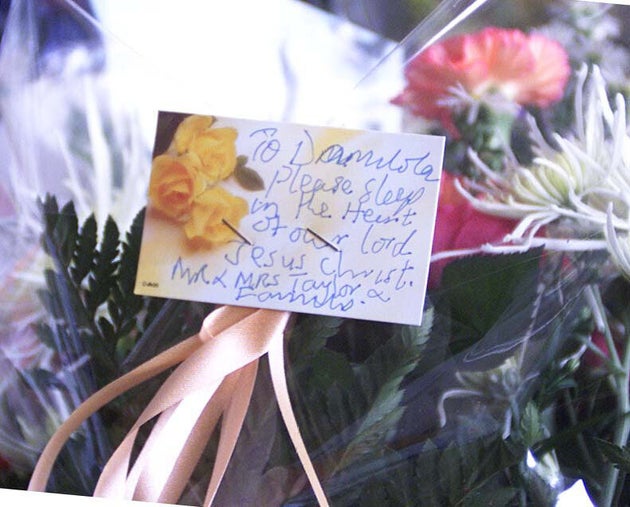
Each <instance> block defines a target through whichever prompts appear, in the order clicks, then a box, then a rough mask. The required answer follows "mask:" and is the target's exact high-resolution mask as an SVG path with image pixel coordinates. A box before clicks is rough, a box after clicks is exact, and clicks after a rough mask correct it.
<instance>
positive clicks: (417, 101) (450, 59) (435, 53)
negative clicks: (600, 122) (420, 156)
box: [392, 27, 570, 126]
mask: <svg viewBox="0 0 630 507" xmlns="http://www.w3.org/2000/svg"><path fill="white" fill-rule="evenodd" d="M569 74H570V67H569V63H568V57H567V54H566V51H565V50H564V49H563V48H562V46H560V44H558V43H557V42H555V41H552V40H550V39H548V38H546V37H543V36H542V35H536V34H532V35H527V34H525V33H523V32H521V31H520V30H507V29H502V28H495V27H490V28H486V29H484V30H482V31H480V32H477V33H474V34H468V35H459V36H455V37H452V38H450V39H447V40H445V41H443V42H441V43H438V44H434V45H433V46H430V47H429V48H427V49H426V50H425V51H423V52H422V53H420V54H419V55H417V56H416V57H415V58H413V59H412V60H411V62H410V63H409V64H408V65H407V68H406V69H405V76H406V78H407V86H406V87H405V89H404V90H403V91H402V93H400V95H398V96H397V97H395V98H394V99H393V100H392V102H393V103H394V104H398V105H400V106H404V107H407V108H408V109H409V110H410V111H411V112H412V113H413V114H415V115H417V116H423V117H425V118H428V119H435V120H440V121H442V123H443V124H445V125H447V126H448V125H449V124H450V122H451V110H450V109H449V107H448V106H447V105H446V104H444V103H443V100H444V99H445V98H447V97H448V96H449V95H450V93H451V92H450V91H449V88H453V87H455V86H457V85H460V86H462V87H463V88H464V90H465V91H466V92H467V93H468V94H470V95H471V96H472V97H474V98H477V99H482V98H483V97H484V96H485V95H487V94H490V93H499V94H501V95H502V96H503V97H505V98H506V99H508V100H509V101H512V102H515V103H517V104H519V105H535V106H540V107H546V106H548V105H549V104H551V103H553V102H555V101H557V100H559V99H560V98H561V97H562V94H563V93H564V87H565V85H566V82H567V80H568V78H569Z"/></svg>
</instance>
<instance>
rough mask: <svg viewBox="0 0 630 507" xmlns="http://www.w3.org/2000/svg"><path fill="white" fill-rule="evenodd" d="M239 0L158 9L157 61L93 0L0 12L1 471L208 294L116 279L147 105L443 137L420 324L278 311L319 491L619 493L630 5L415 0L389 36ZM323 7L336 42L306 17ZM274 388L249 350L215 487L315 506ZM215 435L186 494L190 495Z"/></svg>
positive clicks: (18, 477) (141, 181) (456, 501)
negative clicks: (311, 36)
mask: <svg viewBox="0 0 630 507" xmlns="http://www.w3.org/2000/svg"><path fill="white" fill-rule="evenodd" d="M237 3H238V2H237ZM142 4H143V2H138V5H140V6H141V7H140V10H141V8H142ZM238 4H239V6H241V7H242V12H241V13H240V15H241V16H243V21H242V23H240V24H239V23H237V20H238V17H236V16H234V17H233V18H230V17H229V16H228V17H227V18H226V19H228V20H229V21H226V22H229V23H232V24H233V25H234V26H233V32H232V39H231V40H230V43H225V44H222V45H220V46H218V47H208V45H210V44H207V45H204V44H202V42H201V41H203V30H201V29H200V26H203V23H202V22H201V21H202V20H203V19H207V17H208V16H209V15H211V13H209V12H208V11H205V10H204V11H203V12H202V11H201V10H199V11H198V12H197V11H196V9H201V7H198V6H196V5H195V6H192V5H191V4H187V3H186V4H185V5H186V6H185V7H181V8H180V7H175V6H173V5H170V4H165V5H168V7H167V9H172V12H170V14H171V15H172V16H173V19H172V23H173V26H171V27H165V28H163V30H164V33H168V39H169V45H170V49H171V50H172V52H169V53H168V56H166V54H164V53H163V54H161V55H160V54H158V55H157V56H155V55H153V58H148V57H145V56H143V55H142V53H139V52H137V51H136V50H134V49H133V48H132V47H131V46H128V45H127V44H126V43H125V41H124V40H120V38H118V37H117V36H116V34H115V33H112V32H110V31H109V29H108V28H107V26H105V25H106V24H104V23H101V21H100V20H101V19H103V20H106V19H107V12H108V11H107V10H106V9H103V6H102V5H101V4H99V3H96V2H95V3H88V2H71V1H69V0H66V1H62V2H37V1H28V0H13V1H12V2H11V5H10V8H9V9H7V12H6V16H5V18H4V31H3V36H2V40H1V45H0V69H2V72H1V73H0V101H1V102H0V112H1V116H0V129H1V131H0V133H1V134H2V135H1V140H0V142H1V143H4V145H3V146H2V149H1V152H2V153H1V154H0V157H2V162H3V164H4V168H3V169H2V171H3V172H2V175H3V178H2V180H0V235H1V238H0V249H1V253H2V256H1V257H0V284H1V285H0V286H1V287H2V294H1V297H2V300H3V303H2V305H0V363H1V365H2V370H3V375H2V379H1V380H0V404H1V409H0V487H8V488H25V487H26V485H27V483H28V480H29V477H30V474H31V473H32V471H33V468H34V466H35V463H36V461H37V459H38V456H39V455H40V453H41V451H42V449H43V447H44V446H45V444H46V442H47V441H48V440H49V438H50V437H51V435H52V434H53V433H54V432H55V429H56V428H57V427H59V425H60V424H61V423H62V422H63V421H64V420H65V419H66V418H67V417H68V414H70V413H71V412H72V411H73V410H74V409H75V408H76V407H77V406H79V405H80V404H81V402H82V401H83V400H85V399H86V398H87V397H88V396H89V395H90V394H92V393H93V392H95V391H96V390H98V389H100V388H102V387H103V386H105V385H107V384H108V383H110V382H112V381H113V380H115V379H116V378H118V377H120V376H121V375H123V374H124V373H126V372H128V371H130V370H131V369H132V368H133V367H135V366H137V365H139V364H141V363H143V362H144V361H146V360H148V359H150V358H151V357H154V356H155V355H156V354H158V353H159V352H161V351H163V350H165V349H167V348H168V347H169V346H172V345H174V344H176V343H178V342H180V341H181V340H183V339H184V338H187V337H188V336H191V335H193V334H195V333H196V332H197V331H198V330H199V328H200V326H201V323H202V321H203V318H204V317H205V316H206V315H207V314H208V313H209V312H211V311H212V310H213V309H214V307H213V305H209V304H203V303H195V302H188V301H179V300H167V299H157V298H148V297H140V296H136V295H134V294H133V291H132V288H133V285H134V281H135V280H134V274H135V269H136V263H137V256H138V250H139V241H140V236H141V229H142V217H143V215H142V213H143V211H142V210H143V207H144V204H145V203H146V191H147V190H146V189H147V185H148V177H149V169H150V166H151V151H152V146H151V144H152V140H153V136H154V129H155V125H154V120H155V114H156V111H157V109H160V108H162V109H171V110H179V111H190V112H200V113H205V114H225V115H232V116H240V117H252V118H257V119H272V120H285V121H299V122H304V123H318V124H328V125H332V126H344V127H359V128H370V129H376V130H384V131H390V132H391V131H400V132H417V133H431V134H437V135H444V136H446V152H445V166H444V176H443V179H442V182H441V190H440V201H439V203H438V218H437V223H436V231H435V238H434V241H433V258H432V266H431V274H430V279H429V286H428V289H427V297H426V303H425V307H424V308H423V309H420V308H419V311H420V310H423V312H424V313H423V321H422V325H421V326H407V325H395V324H388V323H378V322H367V321H359V320H353V319H347V318H339V317H325V316H314V315H307V314H296V315H294V316H293V318H292V319H291V323H290V326H289V328H288V329H287V332H286V336H285V348H286V356H287V365H286V375H287V378H288V383H289V391H290V397H291V401H292V404H293V409H294V411H295V414H296V418H297V421H298V424H299V427H300V431H301V433H302V436H303V438H304V441H305V444H306V447H307V449H308V451H309V455H310V458H311V460H312V462H313V463H314V466H315V469H316V471H317V474H318V476H319V478H320V480H321V482H322V485H323V488H324V491H325V493H326V496H327V497H328V499H329V500H330V502H331V504H333V505H362V506H364V505H365V506H371V505H374V506H376V505H378V506H381V505H490V504H492V505H530V504H533V505H555V504H556V503H557V502H560V501H562V498H563V497H564V495H566V494H567V492H568V491H569V490H571V489H573V488H575V487H578V488H580V489H581V491H582V499H583V500H585V501H592V502H594V503H596V504H598V505H613V504H619V505H621V504H625V503H627V502H628V500H629V493H630V492H629V491H628V487H629V484H628V481H627V480H626V472H628V471H629V470H630V452H629V451H628V448H627V447H626V446H627V440H628V432H629V430H630V426H629V423H628V421H627V420H626V418H625V416H626V414H627V412H628V411H629V410H630V401H629V395H628V387H629V382H628V379H629V376H630V307H629V306H628V305H629V304H630V303H629V301H630V284H629V282H628V280H629V279H630V246H628V245H630V243H629V241H630V240H628V229H629V228H630V222H629V209H630V140H629V134H628V127H627V121H628V113H627V110H628V94H629V93H630V85H629V83H630V81H629V79H628V78H629V76H628V73H629V69H630V65H629V57H628V51H629V50H630V49H629V46H630V42H629V40H628V39H629V37H628V28H627V26H630V23H628V18H629V17H630V13H629V9H630V8H629V7H627V6H622V5H614V6H613V5H607V4H601V3H588V2H581V1H576V0H574V1H570V0H566V1H565V0H563V1H561V0H556V1H542V0H540V1H535V2H532V1H525V0H522V1H515V0H502V1H497V0H488V1H459V0H445V1H442V2H439V3H438V2H409V5H407V8H406V9H404V10H403V9H401V11H400V12H401V14H400V15H401V16H403V15H404V16H407V17H408V16H410V13H411V12H412V9H411V7H410V6H412V5H414V6H415V8H416V9H419V10H418V11H417V12H421V16H422V19H420V20H419V22H418V26H417V27H416V28H415V29H414V30H412V31H411V32H410V33H409V34H408V36H407V37H406V38H405V39H404V40H403V41H402V42H400V43H399V44H395V43H393V42H392V41H388V40H385V39H383V38H381V37H378V36H376V35H374V34H372V33H370V32H368V31H365V30H362V29H360V28H358V27H356V26H354V25H351V24H349V23H348V22H347V21H344V20H343V19H342V18H340V17H336V16H332V15H330V16H329V15H327V14H326V15H325V14H323V13H321V12H320V11H316V10H314V9H313V10H310V9H311V8H310V7H306V6H303V5H299V7H298V3H297V2H295V3H294V2H280V1H278V2H270V7H268V8H267V10H265V9H263V10H261V7H260V6H258V5H257V3H255V2H240V3H238ZM366 6H367V3H366ZM99 8H101V9H103V11H99ZM147 8H148V9H150V7H148V6H147ZM175 9H180V10H183V11H185V15H183V16H182V12H180V10H177V11H176V10H175ZM248 9H249V10H248ZM283 9H284V10H283ZM281 12H282V13H284V14H286V17H287V19H293V20H298V19H299V22H298V21H291V22H289V21H287V22H286V23H284V22H280V21H278V20H279V19H284V18H282V17H281V16H279V15H278V16H275V15H273V14H274V13H275V14H279V13H281ZM298 13H299V14H298ZM390 14H391V13H390ZM263 15H268V19H269V21H268V23H269V25H268V26H267V27H266V28H265V30H264V33H266V34H267V37H269V38H271V37H276V38H277V40H276V39H274V40H276V42H277V45H276V47H274V51H276V53H275V58H274V59H272V60H270V61H272V62H274V63H273V65H272V64H269V65H268V66H267V67H266V68H262V69H261V68H258V67H256V63H257V62H259V61H261V60H262V59H263V57H262V56H261V54H257V52H256V40H255V39H256V36H257V35H259V33H257V32H256V31H255V30H256V29H255V28H254V27H255V26H261V25H264V23H265V22H262V21H261V23H253V22H250V21H249V20H253V19H258V18H260V19H266V18H263V17H262V16H263ZM292 16H295V17H292ZM322 16H323V18H322ZM149 17H150V14H149V13H148V12H145V13H144V14H142V13H141V14H139V15H138V16H137V17H136V18H135V19H137V20H138V22H139V20H140V19H144V20H145V21H147V20H148V19H149ZM191 17H192V18H196V19H198V20H200V25H199V26H198V25H196V24H194V22H193V21H190V20H191ZM320 18H322V19H324V22H323V23H322V24H321V26H322V27H323V28H321V30H324V31H323V32H322V33H325V34H326V37H323V38H322V43H321V44H322V45H324V44H325V45H326V46H325V49H326V51H327V52H325V51H323V50H322V51H321V53H324V52H325V53H326V55H327V56H326V57H322V56H321V54H319V55H318V54H317V52H316V51H313V50H312V46H310V45H309V44H308V42H307V39H308V34H306V33H304V30H303V29H302V30H301V29H300V28H299V27H300V26H302V25H300V24H299V23H300V22H304V20H306V19H320ZM181 19H187V20H189V22H190V23H191V25H190V26H188V30H187V29H186V28H185V27H183V26H182V23H181V22H180V23H178V21H180V20H181ZM405 21H406V22H408V21H409V20H408V19H407V18H405ZM315 26H320V25H316V24H315V23H314V24H313V27H312V29H313V30H315V28H314V27H315ZM111 27H112V28H113V29H115V28H116V26H115V24H113V23H112V25H111ZM140 28H141V27H138V29H140ZM167 28H168V30H167ZM271 28H273V30H272V29H271ZM176 30H181V31H182V35H181V39H180V38H179V37H177V36H172V34H173V33H176ZM261 30H262V28H261ZM326 30H327V31H326ZM114 32H115V30H114ZM262 33H263V32H262V31H261V32H260V34H262ZM195 34H196V35H195ZM195 37H197V38H195ZM236 40H240V41H244V42H242V43H241V45H240V46H239V45H237V44H236V42H234V41H236ZM195 41H196V43H195ZM324 41H325V42H324ZM331 41H332V43H331ZM213 54H214V55H215V57H216V60H217V61H218V62H220V64H217V65H213V64H212V63H211V62H209V61H208V60H209V59H211V58H212V56H213ZM226 54H227V55H228V56H227V57H225V55H226ZM265 55H266V54H265ZM263 56H264V55H263ZM161 57H162V58H161ZM250 60H251V61H250ZM121 62H122V63H121ZM195 62H197V63H198V64H199V69H202V70H204V71H208V72H201V71H200V70H199V69H197V66H196V65H192V63H195ZM230 62H232V63H234V64H235V65H237V66H238V67H239V68H242V69H245V72H244V73H240V72H239V73H238V75H236V74H237V73H232V72H231V70H230V68H229V63H230ZM249 68H251V69H252V71H251V74H252V75H251V76H250V77H249V79H247V78H243V77H241V76H243V75H245V74H246V71H247V69H249ZM195 69H197V70H196V71H195ZM313 69H317V71H314V70H313ZM210 70H211V72H209V71H210ZM195 72H198V73H195ZM340 75H342V76H344V78H345V80H338V79H333V77H338V76H340ZM278 76H282V78H281V79H279V80H278V81H274V79H276V78H277V77H278ZM257 79H260V80H262V81H263V82H264V84H267V85H269V86H270V87H271V88H273V89H275V90H278V89H282V90H283V91H282V93H280V94H278V95H274V96H273V97H270V96H266V95H265V94H264V93H263V92H261V88H262V87H261V86H259V84H260V83H259V82H258V81H257ZM318 80H319V81H318ZM349 81H352V86H347V84H348V82H349ZM314 83H318V85H314ZM355 84H356V86H354V85H355ZM317 100H320V102H319V103H318V102H317ZM316 103H317V104H325V106H321V105H320V106H317V107H315V106H313V104H316ZM161 380H162V379H161V378H157V379H153V380H151V381H150V382H148V383H147V384H145V385H143V386H141V387H140V388H136V389H135V390H133V391H132V392H130V393H128V394H126V395H124V396H122V397H121V398H119V399H117V400H115V401H114V402H112V403H110V404H108V405H107V406H106V407H105V408H103V409H102V410H101V411H100V412H99V413H98V414H97V415H96V416H94V417H92V418H90V420H89V421H88V422H87V423H85V424H84V425H83V426H82V427H81V429H80V430H79V431H78V432H76V433H75V435H74V436H73V437H72V438H71V440H70V441H69V442H68V444H67V445H66V447H65V448H64V450H63V452H62V454H61V455H60V456H59V459H58V460H57V463H56V466H55V467H54V469H53V473H52V476H51V479H50V481H49V484H48V491H51V492H60V493H70V494H80V495H91V494H92V492H93V490H94V487H95V484H96V481H97V478H98V476H99V473H100V471H101V469H102V467H103V466H104V464H105V463H106V462H107V459H108V458H109V456H110V455H111V453H112V452H113V450H114V449H115V448H116V446H117V445H118V444H119V443H120V441H121V439H122V438H123V437H124V435H125V433H126V432H127V431H128V429H129V428H130V427H131V425H132V424H133V422H134V421H135V420H136V418H137V417H138V415H139V414H140V412H141V411H142V409H143V407H144V405H145V404H146V403H147V401H148V400H149V399H150V397H151V396H152V395H153V393H155V391H156V390H157V388H158V386H159V384H160V381H161ZM272 391H273V390H272V386H271V380H270V377H269V371H268V366H267V364H266V362H265V361H261V367H260V369H259V371H258V377H257V379H256V383H255V388H254V392H253V397H252V402H251V405H250V407H249V411H248V413H247V416H246V419H245V423H244V427H243V431H242V433H241V435H240V437H239V440H238V442H237V446H236V450H235V452H234V455H233V456H232V459H231V462H230V465H229V467H228V470H227V473H226V475H225V477H224V479H223V481H222V484H221V486H220V488H219V492H218V494H217V497H216V499H215V503H216V505H248V504H256V505H292V506H297V505H314V504H315V503H316V500H315V497H314V496H313V493H312V491H311V489H310V487H309V485H308V481H307V479H306V476H305V474H304V471H303V470H302V468H301V465H300V462H299V460H298V459H297V456H296V454H295V451H294V450H293V447H292V446H291V442H290V439H289V438H288V436H287V434H286V432H285V430H284V428H283V426H282V420H281V418H280V414H279V412H278V409H277V407H276V405H275V404H274V403H273V402H272V401H273V399H274V398H273V393H272ZM149 426H150V424H149ZM148 429H149V428H146V430H147V431H148ZM142 438H143V434H142V433H141V435H140V440H142ZM144 438H146V434H145V437H144ZM216 446H217V439H216V438H212V439H211V440H210V441H209V443H208V445H207V448H206V449H205V451H204V453H203V457H202V460H201V463H200V464H199V465H198V467H197V469H196V470H195V473H194V474H193V477H192V479H191V481H190V483H189V485H188V487H187V489H186V491H185V492H184V494H183V496H182V498H181V503H182V504H188V505H199V504H200V503H201V502H202V500H203V495H204V493H203V492H204V491H205V488H206V481H207V478H208V476H209V469H210V468H211V463H212V462H213V458H214V455H215V452H216ZM589 499H590V500H589Z"/></svg>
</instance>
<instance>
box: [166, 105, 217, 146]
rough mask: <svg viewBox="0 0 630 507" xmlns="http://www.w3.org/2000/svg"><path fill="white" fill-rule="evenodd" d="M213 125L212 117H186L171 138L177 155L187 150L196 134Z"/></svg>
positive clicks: (195, 115)
mask: <svg viewBox="0 0 630 507" xmlns="http://www.w3.org/2000/svg"><path fill="white" fill-rule="evenodd" d="M213 123H214V117H213V116H200V115H197V114H193V115H191V116H187V117H186V118H185V119H184V120H183V121H182V122H181V123H180V124H179V126H178V127H177V130H176V131H175V135H174V136H173V146H174V147H175V150H176V151H177V153H178V154H180V155H181V154H182V153H184V152H185V151H186V150H188V147H189V146H190V143H191V142H192V140H193V139H194V138H195V136H196V135H197V134H199V133H200V132H203V131H204V130H206V129H208V128H210V127H211V126H212V124H213Z"/></svg>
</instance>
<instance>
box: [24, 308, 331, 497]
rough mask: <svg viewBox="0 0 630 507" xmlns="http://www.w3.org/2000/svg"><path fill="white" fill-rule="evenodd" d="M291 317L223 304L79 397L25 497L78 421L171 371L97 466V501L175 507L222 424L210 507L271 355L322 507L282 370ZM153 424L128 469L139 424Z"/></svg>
mask: <svg viewBox="0 0 630 507" xmlns="http://www.w3.org/2000/svg"><path fill="white" fill-rule="evenodd" d="M289 316H290V314H289V313H288V312H283V311H276V310H263V309H254V308H244V307H235V306H223V307H221V308H218V309H217V310H215V311H213V312H212V313H210V315H208V316H207V317H206V319H205V320H204V322H203V326H202V328H201V330H200V332H199V333H198V334H196V335H194V336H192V337H190V338H188V339H186V340H184V341H183V342H181V343H179V344H178V345H175V346H173V347H171V348H170V349H168V350H166V351H164V352H162V353H161V354H159V355H157V356H155V357H154V358H153V359H150V360H149V361H147V362H145V363H143V364H141V365H140V366H138V367H137V368H135V369H134V370H132V371H130V372H129V373H127V374H125V375H123V376H121V377H120V378H118V379H116V380H115V381H113V382H112V383H110V384H108V385H106V386H105V387H103V388H102V389H101V390H99V391H97V392H96V393H94V394H93V395H92V396H90V397H89V398H88V399H87V400H85V401H84V402H83V403H82V404H81V405H80V406H79V407H78V408H77V409H76V410H75V411H74V412H73V413H72V414H71V415H70V417H69V418H68V419H67V420H66V421H65V422H64V423H63V424H62V425H61V426H60V427H59V428H58V429H57V431H56V432H55V434H54V435H53V436H52V437H51V439H50V441H49V442H48V444H47V445H46V447H45V448H44V451H43V452H42V455H41V456H40V458H39V461H38V462H37V465H36V467H35V470H34V472H33V476H32V478H31V481H30V484H29V490H33V491H44V490H45V488H46V485H47V482H48V478H49V476H50V473H51V471H52V468H53V465H54V462H55V460H56V458H57V456H58V454H59V452H60V451H61V450H62V448H63V446H64V445H65V443H66V442H67V440H68V439H69V438H70V437H71V435H72V434H73V433H74V432H75V431H76V430H77V429H78V428H79V427H80V426H81V424H82V423H83V422H84V421H85V420H86V419H88V418H89V417H90V416H91V415H93V414H94V413H95V412H96V411H98V410H99V409H100V408H102V407H103V406H104V405H106V404H107V403H109V402H111V401H112V400H113V399H115V398H116V397H118V396H120V395H121V394H123V393H124V392H126V391H128V390H129V389H131V388H133V387H135V386H137V385H139V384H141V383H142V382H145V381H146V380H148V379H150V378H152V377H154V376H156V375H158V374H160V373H161V372H163V371H165V370H167V369H169V368H171V367H173V366H176V365H179V366H177V368H175V370H174V371H173V372H172V373H171V375H170V376H169V377H168V378H167V379H166V380H165V381H164V383H163V384H162V386H161V387H160V388H159V390H158V391H157V393H156V394H155V396H154V397H153V399H152V400H151V401H150V402H149V404H148V405H147V407H146V408H145V409H144V411H143V412H142V413H141V414H140V416H139V418H138V420H137V421H136V422H135V424H134V425H133V426H132V427H131V429H130V430H129V433H128V434H127V435H126V436H125V438H124V439H123V440H122V442H121V443H120V445H119V446H118V448H117V449H116V450H115V451H114V453H113V454H112V456H111V457H110V459H109V461H108V462H107V464H106V465H105V467H104V468H103V470H102V472H101V476H100V478H99V480H98V483H97V485H96V489H95V491H94V496H100V497H109V498H117V499H128V500H141V501H149V502H164V503H175V502H177V501H178V499H179V498H180V497H181V495H182V493H183V491H184V488H185V486H186V484H187V482H188V481H189V479H190V477H191V475H192V473H193V470H194V468H195V466H196V464H197V462H198V461H199V459H200V457H201V454H202V452H203V449H204V448H205V444H206V442H207V441H208V440H209V438H210V436H211V435H212V433H213V432H214V430H215V428H216V427H217V425H218V423H219V421H221V426H220V436H219V443H218V448H217V452H216V457H215V462H214V466H213V469H212V475H211V477H210V481H209V484H208V489H207V493H206V497H205V500H204V503H203V505H204V506H210V505H211V504H212V502H213V499H214V497H215V495H216V493H217V491H218V489H219V485H220V483H221V480H222V479H223V476H224V474H225V471H226V469H227V466H228V463H229V461H230V458H231V456H232V453H233V451H234V448H235V446H236V441H237V439H238V436H239V434H240V432H241V429H242V426H243V422H244V420H245V415H246V413H247V408H248V407H249V403H250V400H251V396H252V392H253V389H254V383H255V380H256V373H257V371H258V361H259V359H260V358H261V357H262V356H263V355H264V354H268V360H269V370H270V372H271V380H272V384H273V388H274V392H275V396H276V400H277V402H278V406H279V408H280V413H281V414H282V418H283V420H284V423H285V425H286V428H287V431H288V433H289V436H290V438H291V441H292V442H293V445H294V447H295V450H296V452H297V455H298V457H299V459H300V462H301V463H302V466H303V468H304V471H305V473H306V476H307V478H308V480H309V482H310V484H311V487H312V488H313V492H314V493H315V496H316V498H317V501H318V502H319V504H320V505H322V506H328V502H327V499H326V496H325V494H324V491H323V489H322V486H321V484H320V482H319V479H318V477H317V473H316V472H315V469H314V467H313V464H312V463H311V460H310V458H309V455H308V451H307V450H306V447H305V445H304V441H303V440H302V436H301V434H300V430H299V427H298V424H297V421H296V419H295V415H294V413H293V410H292V408H291V401H290V398H289V392H288V388H287V381H286V376H285V369H284V340H283V336H284V330H285V327H286V325H287V322H288V320H289ZM154 417H157V420H156V422H155V424H154V426H153V428H152V429H151V433H150V435H149V436H148V438H147V441H146V442H145V444H144V445H143V447H142V449H141V450H140V452H139V454H138V457H137V458H136V460H135V461H134V463H133V466H131V467H130V465H131V453H132V449H133V447H134V443H135V439H136V436H137V435H138V431H139V430H140V428H141V426H142V425H143V424H145V423H146V422H148V421H149V420H151V419H153V418H154Z"/></svg>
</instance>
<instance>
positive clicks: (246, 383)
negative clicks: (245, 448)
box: [204, 360, 258, 506]
mask: <svg viewBox="0 0 630 507" xmlns="http://www.w3.org/2000/svg"><path fill="white" fill-rule="evenodd" d="M257 372H258V360H256V361H253V362H251V363H249V364H248V365H246V366H244V367H243V368H241V369H240V371H239V372H238V373H239V378H238V384H237V385H235V386H234V392H233V396H232V398H231V400H230V403H229V405H228V406H227V408H226V410H225V413H224V414H223V421H222V422H221V437H220V439H219V447H218V449H217V455H216V457H215V461H214V467H213V469H212V476H211V478H210V483H209V485H208V490H207V493H206V498H205V500H204V506H210V505H211V504H212V502H213V500H214V497H215V496H216V494H217V491H218V490H219V486H220V484H221V480H222V479H223V476H224V475H225V471H226V470H227V467H228V463H229V462H230V459H231V457H232V454H233V453H234V448H235V447H236V442H237V440H238V436H239V435H240V433H241V429H242V428H243V423H244V421H245V415H246V414H247V409H248V407H249V402H250V401H251V399H252V392H253V391H254V383H255V382H256V373H257Z"/></svg>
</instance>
